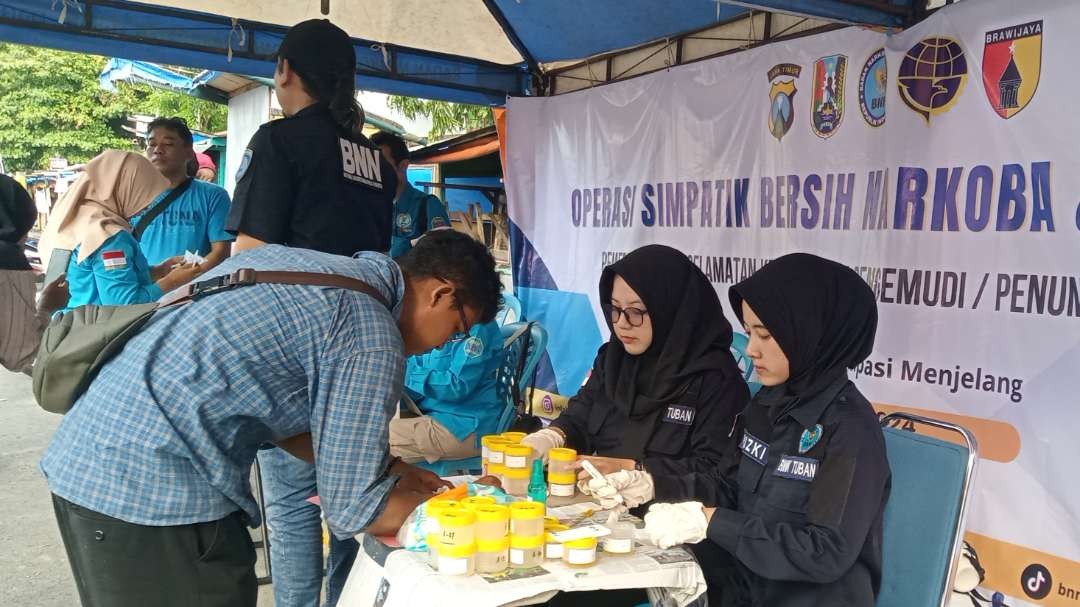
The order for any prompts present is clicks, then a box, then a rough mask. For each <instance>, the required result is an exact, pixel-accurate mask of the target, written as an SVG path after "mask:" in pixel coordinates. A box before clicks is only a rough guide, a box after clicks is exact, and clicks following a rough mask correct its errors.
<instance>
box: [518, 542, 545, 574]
mask: <svg viewBox="0 0 1080 607" xmlns="http://www.w3.org/2000/svg"><path fill="white" fill-rule="evenodd" d="M543 560H544V536H543V534H540V535H537V536H517V535H512V536H510V566H511V567H520V568H523V569H528V568H529V567H536V566H537V565H539V564H540V562H541V561H543Z"/></svg>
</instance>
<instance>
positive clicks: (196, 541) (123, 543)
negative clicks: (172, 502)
mask: <svg viewBox="0 0 1080 607" xmlns="http://www.w3.org/2000/svg"><path fill="white" fill-rule="evenodd" d="M53 510H54V511H55V512H56V522H57V524H58V525H59V526H60V536H61V537H62V538H63V540H64V548H65V549H66V550H67V555H68V561H69V562H70V563H71V572H72V573H73V574H74V575H75V585H76V586H77V587H78V589H79V599H80V600H81V601H82V604H83V607H146V606H148V605H154V606H155V607H196V606H197V607H255V603H256V599H257V596H258V586H257V584H256V581H255V548H254V547H253V546H252V543H251V536H250V535H249V534H248V530H247V527H246V526H245V525H244V522H243V519H242V516H241V513H240V512H239V511H238V512H234V513H232V514H230V515H229V516H227V517H225V518H223V519H220V520H217V521H211V522H208V523H192V524H189V525H173V526H167V527H151V526H147V525H136V524H133V523H128V522H125V521H122V520H120V519H116V518H113V517H111V516H106V515H104V514H100V513H98V512H94V511H93V510H88V509H86V508H83V507H82V506H78V505H76V504H73V503H71V502H69V501H67V500H65V499H63V498H61V497H59V496H56V495H53Z"/></svg>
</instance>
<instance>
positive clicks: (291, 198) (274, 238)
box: [226, 19, 397, 607]
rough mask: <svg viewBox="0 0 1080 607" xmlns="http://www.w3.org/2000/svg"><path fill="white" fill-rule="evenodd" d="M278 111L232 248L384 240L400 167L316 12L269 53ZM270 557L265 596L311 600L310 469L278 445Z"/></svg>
mask: <svg viewBox="0 0 1080 607" xmlns="http://www.w3.org/2000/svg"><path fill="white" fill-rule="evenodd" d="M276 58H277V69H276V70H275V72H274V86H275V89H276V93H277V98H278V101H279V102H280V104H281V109H282V111H283V112H284V114H285V118H284V119H282V120H273V121H270V122H268V123H266V124H264V125H262V126H261V127H260V128H259V130H258V132H256V133H255V135H254V136H253V137H252V138H251V142H250V143H249V144H248V147H247V150H246V151H245V152H244V158H243V161H242V162H241V164H240V168H239V170H238V171H237V173H236V190H235V193H234V195H233V201H232V207H231V210H230V213H229V219H228V221H227V223H226V229H228V230H230V231H231V232H234V233H236V235H237V238H236V243H235V245H234V248H233V251H234V253H237V252H240V251H243V250H245V249H250V248H253V247H257V246H260V245H262V244H266V243H273V244H284V245H288V246H291V247H300V248H305V249H314V250H317V251H323V252H326V253H334V254H337V255H352V254H353V253H356V252H358V251H380V252H385V251H388V250H389V249H390V229H391V216H392V210H393V201H394V193H395V191H396V190H397V177H396V175H395V173H394V169H393V167H392V166H390V164H389V163H388V162H387V161H385V160H383V159H382V158H381V154H380V153H379V149H378V148H377V147H375V146H374V145H372V143H371V142H370V141H368V139H367V138H366V137H364V136H363V135H362V134H361V129H362V127H363V124H364V112H363V110H362V109H361V108H360V105H359V104H358V103H357V102H356V52H355V50H354V49H353V44H352V41H351V40H350V39H349V36H348V34H346V33H345V32H344V31H343V30H341V29H340V28H338V27H336V26H335V25H333V24H331V23H330V22H329V21H326V20H323V19H312V20H310V21H304V22H302V23H299V24H297V25H295V26H294V27H292V28H291V29H290V30H289V32H288V34H286V36H285V39H284V40H283V41H282V43H281V46H280V47H279V48H278V52H277V55H276ZM259 464H260V466H261V469H262V474H263V481H264V489H265V494H266V500H267V503H266V507H267V519H268V520H267V527H268V528H269V530H270V540H271V542H270V546H271V558H272V560H273V564H274V604H275V605H277V606H278V607H308V606H311V605H318V604H319V592H320V589H321V587H322V572H323V562H322V561H323V559H322V525H321V518H320V513H319V507H318V506H315V505H313V504H310V503H308V502H307V498H309V497H311V496H313V495H315V493H316V486H315V467H314V466H313V465H311V464H308V463H307V462H304V461H301V460H299V459H297V458H295V457H293V456H291V455H289V454H288V453H287V452H285V451H284V450H282V449H278V448H274V449H269V450H265V451H261V452H260V453H259ZM356 549H357V545H356V542H355V541H354V540H352V539H351V538H350V539H348V540H337V539H336V538H331V547H330V560H329V563H328V566H327V569H328V576H327V577H328V583H327V602H326V604H327V605H331V606H332V605H334V603H335V602H336V601H337V595H338V593H339V592H340V590H341V587H342V586H343V585H344V582H345V579H346V577H347V576H348V572H349V569H350V568H351V566H352V562H353V558H354V557H355V555H356Z"/></svg>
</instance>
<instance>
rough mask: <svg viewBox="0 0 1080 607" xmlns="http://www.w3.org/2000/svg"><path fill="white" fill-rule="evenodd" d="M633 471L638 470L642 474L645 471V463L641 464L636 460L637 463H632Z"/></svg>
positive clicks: (641, 462)
mask: <svg viewBox="0 0 1080 607" xmlns="http://www.w3.org/2000/svg"><path fill="white" fill-rule="evenodd" d="M634 470H640V471H642V472H644V471H645V462H643V461H641V460H638V461H636V462H634Z"/></svg>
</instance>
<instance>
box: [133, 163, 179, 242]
mask: <svg viewBox="0 0 1080 607" xmlns="http://www.w3.org/2000/svg"><path fill="white" fill-rule="evenodd" d="M192 181H194V179H192V178H191V177H188V178H187V181H185V182H184V183H181V184H180V185H178V186H176V187H175V188H173V190H172V191H171V192H169V194H168V195H167V196H166V197H165V198H164V199H162V201H161V202H159V203H157V205H155V206H154V208H152V209H150V210H149V211H147V212H146V215H143V216H142V218H141V219H139V225H137V226H135V229H134V230H132V231H131V235H132V236H134V237H135V240H136V241H138V240H139V239H140V238H142V235H143V232H145V231H146V228H148V227H150V223H151V222H152V221H154V220H155V219H157V217H158V215H161V214H162V213H164V212H165V209H167V208H169V205H171V204H172V203H173V201H174V200H176V199H177V198H180V196H182V195H183V194H184V192H186V191H187V189H188V188H189V187H191V182H192Z"/></svg>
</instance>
